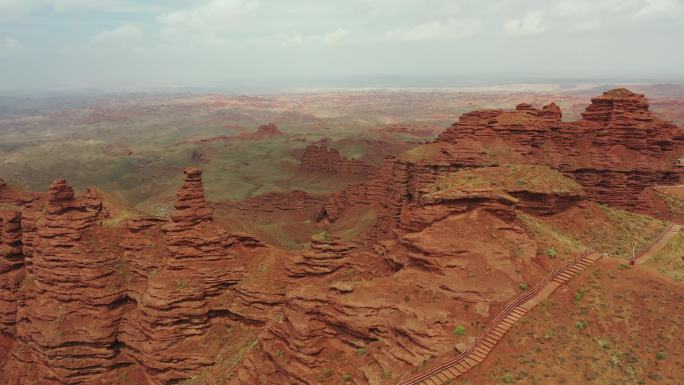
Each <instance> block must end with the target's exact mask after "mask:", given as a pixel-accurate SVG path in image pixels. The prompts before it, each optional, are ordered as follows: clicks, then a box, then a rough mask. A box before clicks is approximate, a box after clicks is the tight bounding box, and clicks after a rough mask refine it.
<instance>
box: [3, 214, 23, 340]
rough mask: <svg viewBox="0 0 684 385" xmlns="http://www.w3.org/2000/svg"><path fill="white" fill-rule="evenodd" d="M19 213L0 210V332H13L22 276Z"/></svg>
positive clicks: (10, 333) (11, 333) (12, 333)
mask: <svg viewBox="0 0 684 385" xmlns="http://www.w3.org/2000/svg"><path fill="white" fill-rule="evenodd" d="M24 274H25V272H24V255H23V253H22V244H21V214H20V213H18V212H16V211H6V210H0V332H2V333H4V334H6V335H14V334H15V326H14V325H15V324H16V320H17V292H18V288H19V286H20V284H21V281H22V280H23V278H24Z"/></svg>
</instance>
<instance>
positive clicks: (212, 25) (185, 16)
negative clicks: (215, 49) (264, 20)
mask: <svg viewBox="0 0 684 385" xmlns="http://www.w3.org/2000/svg"><path fill="white" fill-rule="evenodd" d="M258 8H259V1H258V0H213V1H210V2H208V3H205V4H203V5H200V6H198V7H194V8H189V9H182V10H177V11H173V12H168V13H164V14H162V15H160V16H159V17H158V18H157V20H158V22H159V24H160V25H161V27H162V35H163V36H165V37H167V38H172V39H187V38H189V37H190V36H189V35H202V36H203V37H204V38H205V40H207V41H205V42H208V41H216V40H219V41H220V40H224V37H223V34H225V33H226V32H227V31H228V30H230V28H231V27H235V25H236V24H237V20H238V19H239V18H240V17H243V16H246V15H248V14H250V13H252V12H253V11H255V10H256V9H258Z"/></svg>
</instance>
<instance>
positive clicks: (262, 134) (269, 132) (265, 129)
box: [237, 123, 284, 140]
mask: <svg viewBox="0 0 684 385" xmlns="http://www.w3.org/2000/svg"><path fill="white" fill-rule="evenodd" d="M283 135H284V134H283V132H282V131H280V130H279V129H278V126H276V125H275V124H274V123H269V124H264V125H262V126H259V128H257V130H256V131H255V132H251V133H248V134H244V133H243V134H240V135H239V136H238V137H237V139H246V140H263V139H273V138H277V137H279V136H283Z"/></svg>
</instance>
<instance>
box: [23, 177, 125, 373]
mask: <svg viewBox="0 0 684 385" xmlns="http://www.w3.org/2000/svg"><path fill="white" fill-rule="evenodd" d="M100 208H101V203H98V202H96V201H94V200H93V197H92V196H86V197H76V196H75V195H74V191H73V189H72V188H71V187H70V186H68V185H67V184H66V182H65V181H64V180H58V181H55V182H54V183H53V184H52V186H51V187H50V192H49V193H48V202H47V204H46V205H45V208H44V213H43V214H41V215H40V217H39V219H38V220H37V222H36V223H35V226H36V233H37V234H36V235H35V240H34V241H33V242H32V243H33V244H32V249H31V252H32V256H33V263H32V269H31V271H30V272H28V274H27V276H26V278H25V280H24V282H23V284H22V290H21V291H19V300H18V302H19V309H18V312H17V328H16V337H17V341H16V346H15V349H14V350H13V357H12V361H11V362H10V364H9V366H10V367H13V368H16V370H14V371H12V373H15V374H16V376H12V377H11V378H10V379H9V383H11V384H14V383H21V384H23V383H31V382H30V381H31V380H27V378H28V379H32V380H35V381H36V382H37V383H40V384H80V383H84V382H87V383H93V384H95V383H109V382H110V381H112V378H113V371H112V369H113V368H114V367H116V366H117V365H119V364H121V362H120V361H119V360H117V359H116V356H117V351H118V346H117V342H116V325H117V323H118V320H119V318H120V317H121V309H120V308H119V307H118V306H117V303H119V301H120V300H121V299H122V298H123V295H124V293H123V291H122V290H121V289H120V284H119V281H118V277H117V276H116V275H115V274H114V266H115V261H116V257H117V254H116V250H114V249H113V248H112V244H111V239H107V240H106V241H107V242H105V243H103V244H100V243H99V242H98V241H97V240H96V239H97V237H96V236H95V235H94V233H96V232H98V231H99V230H98V227H99V226H98V223H99V219H100V215H101V212H100ZM22 227H24V226H23V225H22ZM25 228H27V229H28V228H30V226H26V227H25ZM26 374H29V376H27V377H26V378H25V376H26Z"/></svg>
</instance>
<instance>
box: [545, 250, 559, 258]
mask: <svg viewBox="0 0 684 385" xmlns="http://www.w3.org/2000/svg"><path fill="white" fill-rule="evenodd" d="M546 255H547V256H548V257H549V258H556V257H557V256H558V251H556V249H554V248H553V247H549V248H547V249H546Z"/></svg>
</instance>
